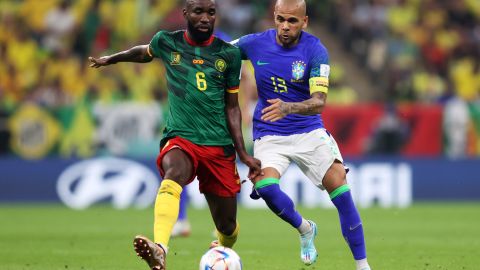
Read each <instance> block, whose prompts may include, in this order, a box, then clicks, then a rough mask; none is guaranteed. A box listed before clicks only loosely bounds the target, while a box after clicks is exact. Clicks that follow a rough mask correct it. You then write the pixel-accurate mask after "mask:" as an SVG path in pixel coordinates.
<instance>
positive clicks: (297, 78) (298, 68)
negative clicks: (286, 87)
mask: <svg viewBox="0 0 480 270" xmlns="http://www.w3.org/2000/svg"><path fill="white" fill-rule="evenodd" d="M306 67H307V65H306V64H305V62H303V61H295V62H293V64H292V82H303V80H302V79H303V76H304V75H305V69H306Z"/></svg>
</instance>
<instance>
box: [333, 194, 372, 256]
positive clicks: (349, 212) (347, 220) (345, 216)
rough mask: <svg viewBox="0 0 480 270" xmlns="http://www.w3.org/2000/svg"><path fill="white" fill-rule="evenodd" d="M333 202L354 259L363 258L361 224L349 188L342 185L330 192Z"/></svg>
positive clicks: (364, 252)
mask: <svg viewBox="0 0 480 270" xmlns="http://www.w3.org/2000/svg"><path fill="white" fill-rule="evenodd" d="M330 198H331V200H332V202H333V204H334V205H335V206H336V207H337V210H338V215H339V217H340V225H341V227H342V235H343V237H344V238H345V240H346V241H347V243H348V246H349V247H350V250H351V251H352V254H353V257H354V258H355V260H361V259H365V258H366V257H367V252H366V249H365V238H364V237H363V226H362V220H361V219H360V215H359V214H358V211H357V208H356V207H355V204H354V203H353V199H352V194H351V193H350V188H349V187H348V186H347V185H343V186H341V187H339V188H337V189H335V190H334V191H333V192H332V193H330Z"/></svg>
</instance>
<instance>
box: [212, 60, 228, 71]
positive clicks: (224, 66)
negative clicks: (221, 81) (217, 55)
mask: <svg viewBox="0 0 480 270" xmlns="http://www.w3.org/2000/svg"><path fill="white" fill-rule="evenodd" d="M215 68H216V69H217V70H218V71H220V72H224V71H225V69H227V63H226V62H225V60H223V59H217V61H215Z"/></svg>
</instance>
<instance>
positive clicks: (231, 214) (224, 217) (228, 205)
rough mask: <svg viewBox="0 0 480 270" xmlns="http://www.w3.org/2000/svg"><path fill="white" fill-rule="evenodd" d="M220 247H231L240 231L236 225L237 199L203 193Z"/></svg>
mask: <svg viewBox="0 0 480 270" xmlns="http://www.w3.org/2000/svg"><path fill="white" fill-rule="evenodd" d="M205 198H206V199H207V202H208V206H209V208H210V213H211V215H212V218H213V222H214V223H215V228H216V229H217V236H218V241H219V244H220V245H221V246H224V247H229V248H231V247H233V245H234V244H235V242H236V241H237V236H238V232H239V230H240V227H239V225H238V224H237V198H236V197H220V196H217V195H214V194H211V193H205Z"/></svg>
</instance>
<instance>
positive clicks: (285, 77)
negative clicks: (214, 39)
mask: <svg viewBox="0 0 480 270" xmlns="http://www.w3.org/2000/svg"><path fill="white" fill-rule="evenodd" d="M275 37H276V30H275V29H270V30H267V31H265V32H262V33H256V34H251V35H246V36H243V37H241V38H240V39H238V40H236V41H234V42H232V44H234V45H236V46H238V47H239V48H240V49H241V51H242V57H243V58H244V59H249V60H251V61H252V65H253V67H254V70H255V79H256V82H257V89H258V102H257V106H256V108H255V113H254V116H253V139H254V140H255V139H258V138H261V137H263V136H265V135H279V136H288V135H292V134H301V133H307V132H310V131H312V130H315V129H319V128H323V121H322V118H321V115H319V114H318V115H299V114H290V115H287V116H286V117H285V118H283V119H281V120H279V121H276V122H268V123H267V122H265V121H263V120H262V119H261V117H262V110H263V109H264V108H265V107H268V106H269V105H270V103H268V102H267V100H269V99H275V98H279V99H281V100H282V101H285V102H302V101H305V100H307V99H309V98H310V87H309V79H310V78H313V77H326V82H327V85H328V75H329V72H330V67H329V64H328V53H327V50H326V49H325V47H324V46H323V45H322V43H321V42H320V40H319V39H318V38H317V37H315V36H313V35H311V34H309V33H307V32H302V33H301V36H300V40H299V42H298V43H297V44H296V45H295V46H294V47H292V48H284V47H282V46H281V45H279V44H278V43H277V42H276V39H275Z"/></svg>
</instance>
